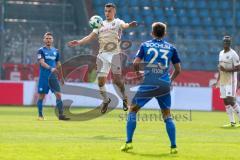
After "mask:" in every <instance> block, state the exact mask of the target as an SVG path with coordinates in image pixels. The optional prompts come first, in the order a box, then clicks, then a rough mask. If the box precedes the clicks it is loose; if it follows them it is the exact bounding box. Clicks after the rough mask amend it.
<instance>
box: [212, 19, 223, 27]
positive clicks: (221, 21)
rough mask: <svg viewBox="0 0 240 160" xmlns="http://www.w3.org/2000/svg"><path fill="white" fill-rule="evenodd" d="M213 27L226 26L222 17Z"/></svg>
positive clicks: (216, 20)
mask: <svg viewBox="0 0 240 160" xmlns="http://www.w3.org/2000/svg"><path fill="white" fill-rule="evenodd" d="M213 25H215V26H223V25H224V22H223V19H222V18H220V17H219V18H216V19H215V22H214V24H213Z"/></svg>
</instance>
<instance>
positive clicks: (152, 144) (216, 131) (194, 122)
mask: <svg viewBox="0 0 240 160" xmlns="http://www.w3.org/2000/svg"><path fill="white" fill-rule="evenodd" d="M81 111H83V109H76V110H74V112H76V113H77V112H81ZM44 112H45V116H46V118H47V120H46V121H37V120H36V119H37V117H36V115H37V114H36V108H34V107H0V160H155V159H158V160H159V159H164V160H169V159H171V160H172V159H173V160H203V159H207V160H211V159H215V160H220V159H222V160H233V159H239V158H240V128H229V129H225V128H221V126H222V125H223V124H226V123H227V122H228V118H227V115H226V113H224V112H197V111H192V113H191V117H188V116H190V112H189V111H174V112H173V113H174V114H175V115H177V117H175V118H176V119H178V121H176V127H177V144H178V151H179V153H178V154H177V155H171V154H169V140H168V137H167V134H166V131H165V126H164V123H163V122H162V121H161V120H159V119H158V120H157V121H150V119H146V117H145V118H144V116H143V117H142V119H140V121H139V122H138V125H137V129H136V132H135V137H134V143H133V145H134V149H133V150H132V151H130V152H129V153H124V152H121V151H120V146H121V145H122V144H123V143H124V141H125V124H126V121H125V120H123V116H124V112H123V111H122V110H114V111H112V112H110V113H109V114H106V115H105V116H102V117H100V118H97V119H93V120H90V121H85V122H81V121H80V122H79V121H69V122H63V121H58V120H57V118H56V117H55V115H54V111H53V109H52V108H50V107H49V108H44ZM140 113H141V115H145V116H146V115H149V114H153V113H158V111H157V110H142V111H141V112H140ZM181 116H182V119H181ZM148 118H149V117H148ZM190 118H191V119H190ZM147 120H148V121H147Z"/></svg>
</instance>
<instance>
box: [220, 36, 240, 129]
mask: <svg viewBox="0 0 240 160" xmlns="http://www.w3.org/2000/svg"><path fill="white" fill-rule="evenodd" d="M223 48H224V49H223V50H222V51H221V52H220V53H219V65H218V67H219V74H218V80H217V83H216V84H217V85H219V87H220V97H221V98H222V99H223V101H224V104H225V107H226V112H227V114H228V116H229V119H230V124H228V125H224V126H225V127H228V126H229V127H235V126H239V125H237V124H236V122H235V119H234V112H235V113H236V115H237V116H238V120H239V122H240V107H239V105H238V104H237V102H236V91H237V72H239V71H240V62H239V56H238V54H237V53H236V52H235V51H234V50H233V49H232V48H231V37H230V36H224V38H223Z"/></svg>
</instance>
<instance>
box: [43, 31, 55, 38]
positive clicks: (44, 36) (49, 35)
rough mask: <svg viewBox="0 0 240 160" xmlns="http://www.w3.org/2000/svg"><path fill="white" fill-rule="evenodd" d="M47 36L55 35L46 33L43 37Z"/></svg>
mask: <svg viewBox="0 0 240 160" xmlns="http://www.w3.org/2000/svg"><path fill="white" fill-rule="evenodd" d="M46 36H53V34H52V33H51V32H46V33H45V34H44V36H43V37H46Z"/></svg>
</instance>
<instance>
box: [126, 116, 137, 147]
mask: <svg viewBox="0 0 240 160" xmlns="http://www.w3.org/2000/svg"><path fill="white" fill-rule="evenodd" d="M135 128H136V112H129V113H128V119H127V141H126V143H130V142H132V137H133V134H134V130H135Z"/></svg>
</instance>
